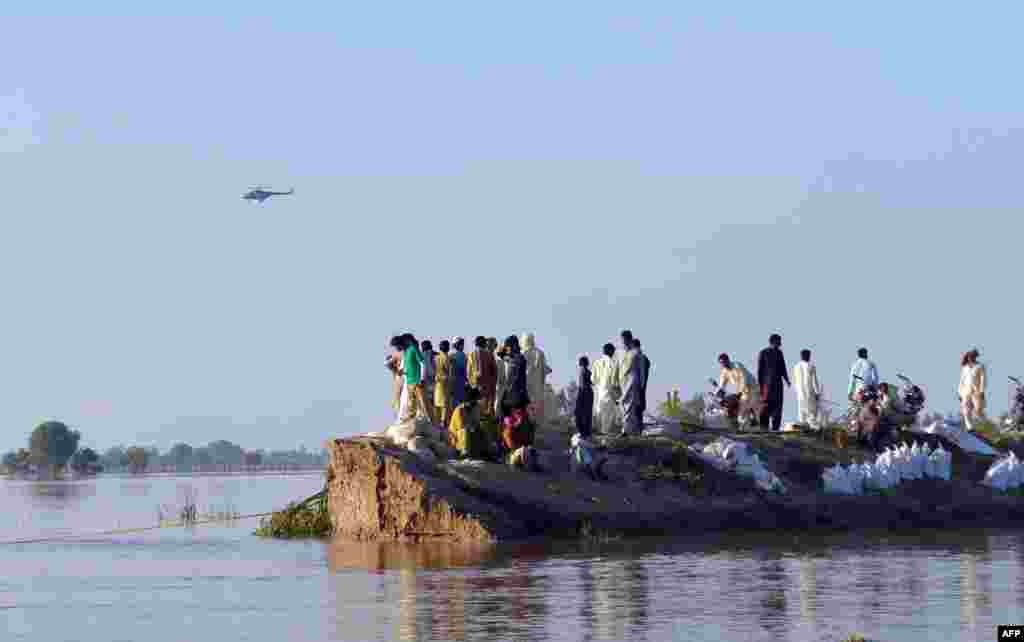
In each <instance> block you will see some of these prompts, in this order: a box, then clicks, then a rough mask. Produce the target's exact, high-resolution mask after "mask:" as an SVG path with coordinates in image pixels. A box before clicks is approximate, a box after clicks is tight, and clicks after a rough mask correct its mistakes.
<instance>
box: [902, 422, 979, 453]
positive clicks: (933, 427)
mask: <svg viewBox="0 0 1024 642" xmlns="http://www.w3.org/2000/svg"><path fill="white" fill-rule="evenodd" d="M908 430H910V431H912V432H917V433H921V434H928V435H941V436H943V437H945V438H946V439H948V440H950V441H951V442H953V443H954V444H956V445H957V446H959V447H960V448H961V449H962V450H963V451H964V452H969V453H977V454H979V455H998V454H999V453H998V452H996V450H995V449H994V448H992V446H989V445H988V444H986V443H985V442H983V441H982V440H980V439H978V437H977V436H975V435H974V434H972V433H971V432H970V431H969V430H967V429H966V427H965V426H964V425H963V422H962V421H961V420H960V418H959V417H953V416H950V417H946V418H945V419H942V420H939V421H933V422H932V423H930V424H928V425H927V426H910V427H909V428H908Z"/></svg>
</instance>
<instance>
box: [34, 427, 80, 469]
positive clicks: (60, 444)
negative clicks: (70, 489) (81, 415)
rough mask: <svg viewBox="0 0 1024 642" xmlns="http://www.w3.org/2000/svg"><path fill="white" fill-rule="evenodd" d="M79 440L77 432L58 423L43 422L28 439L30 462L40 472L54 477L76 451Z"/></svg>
mask: <svg viewBox="0 0 1024 642" xmlns="http://www.w3.org/2000/svg"><path fill="white" fill-rule="evenodd" d="M81 438H82V435H81V434H80V433H79V432H78V431H77V430H71V429H70V428H68V427H67V426H66V425H65V424H63V423H61V422H59V421H46V422H43V423H41V424H39V425H38V426H36V429H35V430H33V431H32V434H31V435H30V436H29V438H28V449H29V454H30V457H31V462H32V463H33V464H35V466H36V467H37V468H38V469H39V470H40V471H47V472H48V473H49V474H50V475H51V476H54V475H56V473H57V471H58V470H60V469H61V468H63V467H64V466H65V465H66V464H67V463H68V460H69V459H71V456H72V455H74V454H75V451H76V450H78V441H79V440H80V439H81Z"/></svg>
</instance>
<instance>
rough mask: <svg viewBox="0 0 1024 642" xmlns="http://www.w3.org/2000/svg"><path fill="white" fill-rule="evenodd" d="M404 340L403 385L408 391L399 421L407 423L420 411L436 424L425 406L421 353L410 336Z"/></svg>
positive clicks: (431, 411)
mask: <svg viewBox="0 0 1024 642" xmlns="http://www.w3.org/2000/svg"><path fill="white" fill-rule="evenodd" d="M403 338H404V339H405V340H406V343H405V353H404V354H403V355H402V369H403V370H405V385H406V387H407V388H408V390H409V406H408V408H407V409H406V412H405V415H406V416H404V417H402V419H401V421H408V420H410V419H414V418H415V417H416V413H417V411H422V412H423V414H425V415H426V416H427V419H429V420H430V423H432V424H436V423H437V421H436V420H435V419H434V409H433V408H431V407H429V406H428V405H427V396H426V394H425V393H424V392H423V353H422V352H420V347H419V345H417V344H416V339H415V338H414V337H412V336H411V335H405V336H404V337H403Z"/></svg>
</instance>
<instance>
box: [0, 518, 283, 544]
mask: <svg viewBox="0 0 1024 642" xmlns="http://www.w3.org/2000/svg"><path fill="white" fill-rule="evenodd" d="M273 514H274V513H273V512H270V513H252V514H249V515H237V516H232V517H227V518H224V517H220V518H216V519H202V520H196V521H194V522H188V523H186V522H174V523H171V524H160V525H158V526H144V527H141V528H115V529H113V530H109V531H99V532H94V533H79V534H76V535H55V536H52V537H34V538H27V539H12V540H6V541H0V546H12V545H15V544H42V543H46V542H63V541H71V540H75V539H80V538H82V537H100V536H103V535H123V534H127V533H142V532H145V531H155V530H157V529H160V528H181V527H184V526H199V525H201V524H214V523H223V522H234V521H237V520H241V519H252V518H254V517H269V516H270V515H273Z"/></svg>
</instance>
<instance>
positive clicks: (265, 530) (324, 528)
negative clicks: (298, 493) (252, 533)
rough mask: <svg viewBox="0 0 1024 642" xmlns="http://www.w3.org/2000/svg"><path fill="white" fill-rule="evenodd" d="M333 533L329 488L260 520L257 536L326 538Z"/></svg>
mask: <svg viewBox="0 0 1024 642" xmlns="http://www.w3.org/2000/svg"><path fill="white" fill-rule="evenodd" d="M330 533H331V519H330V516H329V515H328V513H327V488H324V489H323V490H322V491H320V492H319V493H317V494H316V495H313V496H312V497H309V498H307V499H305V500H303V501H301V502H298V503H293V504H289V505H288V506H287V507H286V508H285V509H284V510H283V511H279V512H277V513H274V514H273V515H271V516H270V517H269V518H267V517H264V518H263V519H261V520H260V526H259V528H257V529H256V535H259V536H261V537H279V538H283V539H291V538H295V537H326V536H328V535H330Z"/></svg>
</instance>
